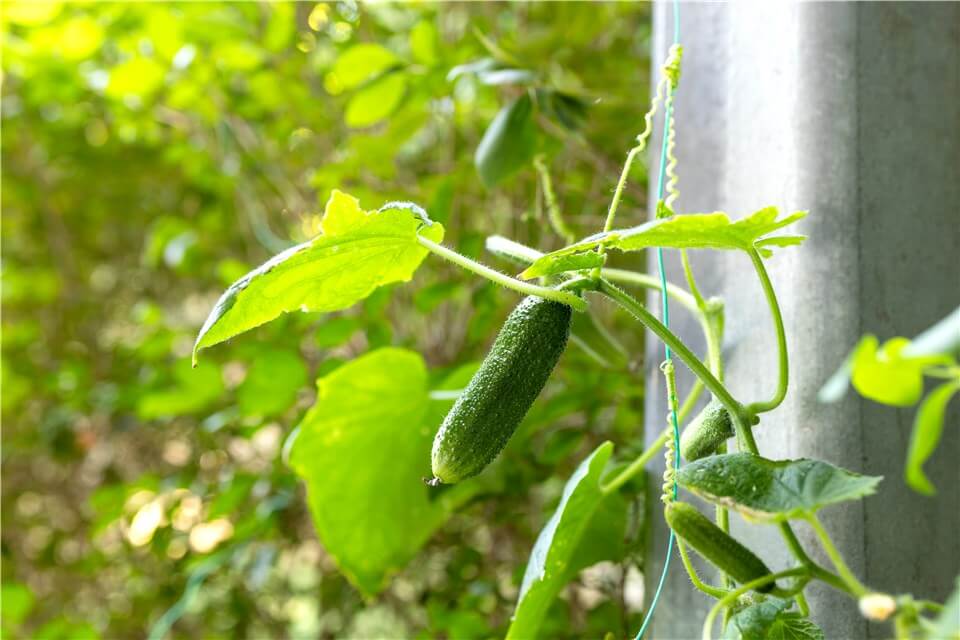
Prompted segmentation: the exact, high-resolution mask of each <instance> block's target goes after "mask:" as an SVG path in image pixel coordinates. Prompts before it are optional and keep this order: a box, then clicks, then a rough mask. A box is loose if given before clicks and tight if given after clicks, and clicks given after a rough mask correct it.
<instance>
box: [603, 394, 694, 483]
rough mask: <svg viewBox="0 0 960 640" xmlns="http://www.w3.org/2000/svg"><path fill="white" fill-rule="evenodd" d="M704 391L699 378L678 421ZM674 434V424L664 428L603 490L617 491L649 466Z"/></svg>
mask: <svg viewBox="0 0 960 640" xmlns="http://www.w3.org/2000/svg"><path fill="white" fill-rule="evenodd" d="M702 391H703V382H701V381H700V380H697V381H696V382H695V383H694V384H693V388H692V389H690V393H689V394H687V397H686V399H684V401H683V406H682V407H680V411H679V412H678V413H677V422H679V423H683V421H684V420H686V419H687V418H688V417H689V416H690V413H691V412H692V411H693V407H694V406H696V404H697V398H698V397H700V393H701V392H702ZM672 436H673V427H672V426H670V427H667V428H666V429H664V430H663V431H662V432H661V433H660V435H659V436H657V439H656V440H654V441H653V443H652V444H651V445H650V446H649V447H647V449H646V450H645V451H644V452H643V453H641V454H640V455H639V456H638V457H637V458H636V459H635V460H634V461H633V462H631V463H630V466H628V467H627V468H626V469H624V470H623V471H621V472H620V473H619V474H617V477H615V478H614V479H613V480H611V481H610V482H609V483H607V484H605V485H604V486H603V487H602V488H601V491H602V492H603V493H604V495H606V494H608V493H611V492H613V491H616V490H617V489H619V488H620V487H622V486H623V485H625V484H626V483H627V482H629V481H630V479H631V478H632V477H633V476H635V475H637V474H638V473H639V472H640V471H641V470H643V468H644V467H646V466H647V463H648V462H650V460H652V459H653V457H654V456H655V455H657V452H658V451H660V449H662V448H663V445H665V444H666V443H667V440H668V439H669V438H670V437H672Z"/></svg>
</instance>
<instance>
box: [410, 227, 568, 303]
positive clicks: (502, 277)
mask: <svg viewBox="0 0 960 640" xmlns="http://www.w3.org/2000/svg"><path fill="white" fill-rule="evenodd" d="M417 242H419V243H420V246H422V247H424V248H426V249H429V250H430V251H432V252H433V253H435V254H437V255H438V256H440V257H441V258H444V259H445V260H449V261H450V262H452V263H454V264H456V265H458V266H460V267H463V268H464V269H466V270H467V271H471V272H473V273H475V274H477V275H479V276H483V277H484V278H486V279H487V280H490V281H491V282H495V283H496V284H499V285H501V286H504V287H506V288H507V289H512V290H514V291H516V292H518V293H523V294H526V295H531V296H539V297H541V298H545V299H547V300H554V301H556V302H562V303H563V304H567V305H570V306H571V307H573V308H574V309H576V310H577V311H585V310H586V309H587V303H586V302H584V300H583V298H580V297H579V296H576V295H574V294H572V293H569V292H567V291H557V290H556V289H550V288H549V287H541V286H539V285H536V284H532V283H530V282H524V281H523V280H517V279H516V278H511V277H510V276H508V275H507V274H505V273H501V272H500V271H497V270H496V269H491V268H490V267H488V266H487V265H485V264H481V263H479V262H476V261H475V260H471V259H470V258H468V257H466V256H464V255H461V254H459V253H457V252H456V251H453V250H451V249H448V248H446V247H445V246H443V245H441V244H437V243H436V242H433V241H431V240H427V239H426V238H424V237H423V236H417Z"/></svg>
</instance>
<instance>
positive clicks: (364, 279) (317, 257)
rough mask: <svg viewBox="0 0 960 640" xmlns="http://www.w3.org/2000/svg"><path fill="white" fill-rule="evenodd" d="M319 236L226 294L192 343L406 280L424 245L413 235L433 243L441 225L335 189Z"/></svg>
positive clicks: (350, 300) (328, 307) (333, 306)
mask: <svg viewBox="0 0 960 640" xmlns="http://www.w3.org/2000/svg"><path fill="white" fill-rule="evenodd" d="M322 227H323V235H320V236H317V237H316V238H314V239H313V240H310V241H309V242H305V243H303V244H300V245H297V246H296V247H292V248H290V249H288V250H286V251H284V252H283V253H280V254H278V255H276V256H274V257H273V258H271V259H270V260H268V261H267V262H265V263H264V264H262V265H261V266H259V267H258V268H256V269H254V270H253V271H251V272H250V273H248V274H247V275H245V276H244V277H243V278H241V279H240V280H238V281H237V282H235V283H233V284H232V285H231V286H230V288H229V289H227V290H226V292H224V294H223V295H222V296H221V297H220V300H218V301H217V304H216V306H214V308H213V311H211V312H210V316H209V317H208V318H207V321H206V322H205V323H204V325H203V328H202V329H200V333H199V335H198V336H197V341H196V344H195V345H194V348H193V358H194V362H196V358H197V353H198V352H199V351H200V349H203V348H205V347H209V346H211V345H214V344H217V343H219V342H223V341H224V340H227V339H229V338H232V337H233V336H235V335H237V334H239V333H243V332H244V331H247V330H249V329H252V328H254V327H256V326H259V325H261V324H263V323H265V322H269V321H270V320H273V319H274V318H276V317H277V316H279V315H280V314H282V313H289V312H291V311H337V310H339V309H345V308H346V307H349V306H351V305H353V304H354V303H356V302H359V301H360V300H363V299H364V298H366V297H367V296H368V295H370V294H371V293H372V292H373V291H374V290H375V289H376V288H377V287H379V286H381V285H384V284H387V283H390V282H403V281H407V280H409V279H410V278H411V276H412V275H413V272H414V271H415V270H416V269H417V267H418V266H419V265H420V263H421V262H422V261H423V258H424V257H425V256H426V254H427V250H426V249H424V248H422V247H421V246H420V245H419V244H418V243H417V234H418V233H422V234H423V236H424V237H426V238H429V239H431V240H433V241H435V242H439V241H440V240H442V239H443V226H442V225H440V224H437V223H433V224H430V223H427V222H424V220H423V219H422V218H421V217H420V216H418V215H415V214H413V213H412V212H411V211H409V210H407V209H399V208H394V209H386V210H383V211H372V212H366V211H363V210H362V209H361V208H360V205H359V203H358V202H357V200H356V198H353V197H351V196H348V195H347V194H345V193H341V192H340V191H334V192H333V194H332V195H331V196H330V200H329V201H328V202H327V207H326V211H325V213H324V216H323V221H322Z"/></svg>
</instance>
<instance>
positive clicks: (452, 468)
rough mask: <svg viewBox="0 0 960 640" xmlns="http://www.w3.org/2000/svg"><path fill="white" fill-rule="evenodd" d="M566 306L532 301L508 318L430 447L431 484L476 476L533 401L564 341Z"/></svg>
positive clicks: (567, 325) (567, 331)
mask: <svg viewBox="0 0 960 640" xmlns="http://www.w3.org/2000/svg"><path fill="white" fill-rule="evenodd" d="M571 315H572V314H571V309H570V307H569V306H567V305H565V304H562V303H559V302H554V301H552V300H545V299H543V298H538V297H536V296H529V297H527V298H525V299H524V300H523V301H522V302H521V303H520V304H519V305H517V308H516V309H514V310H513V312H511V313H510V315H509V316H508V317H507V320H506V322H504V324H503V328H502V329H500V333H499V334H498V335H497V339H496V340H495V341H494V343H493V346H492V347H490V352H489V353H488V354H487V357H486V358H485V359H484V361H483V364H481V365H480V368H479V369H478V370H477V373H476V374H474V376H473V379H472V380H470V383H469V384H468V385H467V388H466V389H464V390H463V393H462V394H460V397H459V398H458V399H457V402H456V403H455V404H454V405H453V408H452V409H450V413H448V414H447V417H446V418H444V420H443V424H441V425H440V430H439V431H437V436H436V438H434V441H433V452H432V455H431V461H432V463H433V465H432V466H433V475H434V480H433V481H432V482H433V483H434V484H438V483H440V482H443V483H454V482H458V481H460V480H463V479H464V478H469V477H470V476H474V475H476V474H478V473H480V472H481V471H482V470H483V469H484V467H486V466H487V465H488V464H490V462H492V461H493V459H494V458H496V457H497V455H498V454H499V453H500V451H501V450H502V449H503V447H504V446H506V444H507V441H508V440H509V439H510V436H512V435H513V432H514V431H515V430H516V428H517V426H518V425H519V424H520V422H521V421H522V420H523V417H524V416H525V415H527V411H528V410H529V409H530V406H531V405H532V404H533V401H534V400H536V399H537V396H538V395H540V392H541V391H542V390H543V387H544V385H545V384H546V383H547V378H549V377H550V372H552V371H553V368H554V367H555V366H556V364H557V360H559V359H560V354H562V353H563V350H564V348H565V347H566V345H567V338H568V337H569V335H570V320H571Z"/></svg>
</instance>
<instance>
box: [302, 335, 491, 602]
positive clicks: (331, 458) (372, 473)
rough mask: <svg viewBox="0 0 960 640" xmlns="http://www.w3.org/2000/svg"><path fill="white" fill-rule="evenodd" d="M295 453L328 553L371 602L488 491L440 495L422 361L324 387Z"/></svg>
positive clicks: (371, 362) (367, 371) (337, 374)
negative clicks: (431, 478) (452, 517)
mask: <svg viewBox="0 0 960 640" xmlns="http://www.w3.org/2000/svg"><path fill="white" fill-rule="evenodd" d="M317 389H318V393H317V402H316V404H315V405H314V406H313V408H312V409H310V411H309V412H308V413H307V415H306V416H305V417H304V419H303V421H302V422H301V423H300V425H299V427H298V431H297V433H296V435H295V436H291V437H292V438H293V440H292V443H291V444H290V445H289V463H290V466H291V467H292V468H293V469H294V470H295V471H296V473H297V474H298V475H299V476H300V477H301V478H303V480H304V481H305V482H306V484H307V498H308V501H309V505H310V513H311V515H312V516H313V522H314V525H315V527H316V530H317V533H318V535H319V536H320V538H321V540H322V541H323V544H324V547H325V548H326V549H327V551H328V552H329V553H330V555H331V556H333V558H334V559H335V560H336V562H337V565H338V566H339V567H340V570H341V571H342V572H343V573H344V575H346V576H347V578H348V579H349V580H350V581H351V582H352V583H353V584H354V585H355V586H356V587H357V588H359V589H360V590H361V591H362V592H363V593H365V594H367V595H373V594H375V593H377V592H378V591H380V590H381V589H382V588H383V587H384V586H385V583H386V580H387V578H388V577H389V576H390V575H391V574H392V573H394V572H396V571H398V570H400V569H401V568H403V566H404V565H406V564H407V562H409V561H410V560H411V559H412V558H413V557H414V555H416V553H417V551H418V550H419V549H420V547H421V546H422V545H423V544H424V542H426V541H427V539H428V538H429V537H430V535H431V534H432V533H433V532H434V531H435V530H436V529H437V527H439V526H440V525H441V524H442V523H443V522H444V521H445V520H446V518H447V517H448V515H449V514H450V513H451V511H452V510H453V509H454V508H455V507H456V506H457V505H458V504H459V503H460V502H462V501H463V500H464V499H466V498H467V497H469V496H470V495H472V494H473V493H474V492H475V491H476V490H477V488H478V487H479V486H481V485H480V484H478V483H477V482H472V481H468V482H465V483H462V484H458V485H457V486H456V487H453V488H450V489H446V490H438V489H431V488H429V487H427V486H426V484H424V482H423V477H424V475H426V474H428V473H429V470H430V445H431V442H432V440H433V432H434V429H435V427H436V425H435V424H431V423H430V421H429V420H428V418H427V416H428V413H429V411H428V408H430V405H431V404H435V402H431V400H430V399H429V398H428V394H427V370H426V367H425V366H424V363H423V359H422V358H421V357H420V355H419V354H417V353H414V352H412V351H406V350H403V349H395V348H386V349H380V350H377V351H373V352H371V353H369V354H367V355H365V356H362V357H360V358H358V359H356V360H353V361H352V362H349V363H347V364H345V365H343V366H341V367H339V368H338V369H336V370H335V371H334V372H333V373H331V374H329V375H327V376H325V377H323V378H321V379H320V380H318V381H317Z"/></svg>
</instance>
